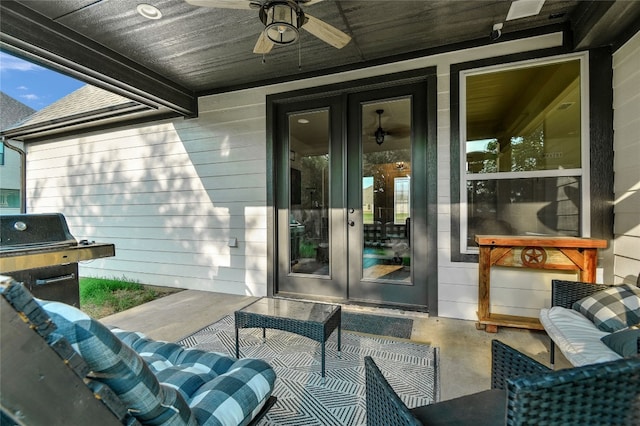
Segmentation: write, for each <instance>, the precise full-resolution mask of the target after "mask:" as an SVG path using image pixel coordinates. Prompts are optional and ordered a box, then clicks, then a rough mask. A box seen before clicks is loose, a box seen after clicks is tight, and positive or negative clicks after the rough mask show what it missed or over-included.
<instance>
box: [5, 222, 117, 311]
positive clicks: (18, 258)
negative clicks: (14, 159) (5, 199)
mask: <svg viewBox="0 0 640 426" xmlns="http://www.w3.org/2000/svg"><path fill="white" fill-rule="evenodd" d="M110 256H115V246H114V245H113V244H104V243H96V242H93V241H87V240H82V241H80V242H78V241H77V240H76V239H75V238H74V237H73V235H71V233H70V232H69V227H68V226H67V220H66V219H65V217H64V216H63V215H62V214H60V213H51V214H18V215H1V216H0V274H2V275H9V276H11V277H13V279H15V280H16V281H22V282H23V283H24V285H25V286H26V287H27V288H28V289H29V290H30V291H31V293H33V295H34V296H35V297H38V298H41V299H46V300H55V301H58V302H64V303H67V304H69V305H73V306H76V307H79V306H80V289H79V279H78V262H80V261H83V260H91V259H98V258H103V257H110Z"/></svg>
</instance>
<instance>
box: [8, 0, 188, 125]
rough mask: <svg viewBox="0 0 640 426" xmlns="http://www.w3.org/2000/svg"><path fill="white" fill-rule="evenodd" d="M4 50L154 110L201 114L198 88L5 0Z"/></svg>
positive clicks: (185, 114)
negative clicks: (196, 91) (194, 88)
mask: <svg viewBox="0 0 640 426" xmlns="http://www.w3.org/2000/svg"><path fill="white" fill-rule="evenodd" d="M0 15H1V16H2V27H1V29H0V48H2V49H3V50H7V51H10V52H12V53H16V54H18V55H20V56H24V57H26V58H27V59H31V60H36V61H38V62H40V63H42V64H44V65H46V66H49V67H51V68H54V69H57V70H60V71H62V72H64V73H65V74H68V75H70V76H72V77H74V78H77V79H79V80H82V81H85V82H87V83H90V84H93V85H94V86H97V87H100V88H103V89H105V90H109V91H111V92H114V93H117V94H119V95H122V96H124V97H127V98H129V99H132V100H135V101H137V102H140V103H141V104H144V105H147V106H150V107H153V108H168V109H170V110H172V111H175V112H177V113H179V114H181V115H183V116H187V117H195V116H197V115H198V100H197V97H196V96H195V94H194V93H193V91H191V90H188V89H186V88H184V87H182V86H180V85H178V84H176V83H175V82H173V81H171V80H169V79H167V78H165V77H163V76H161V75H159V74H157V73H155V72H153V71H151V70H149V69H147V68H145V67H143V66H141V65H140V64H138V63H136V62H134V61H132V60H130V59H128V58H126V57H124V56H122V55H120V54H118V53H116V52H113V51H111V50H109V49H107V48H106V47H104V46H102V45H100V44H99V43H96V42H94V41H93V40H90V39H88V38H86V37H84V36H82V35H80V34H78V33H76V32H74V31H71V30H69V29H68V28H66V27H65V26H63V25H60V24H58V23H57V22H54V21H52V20H50V19H48V18H47V17H45V16H43V15H40V14H39V13H36V12H34V11H33V10H31V9H29V8H27V7H25V6H23V5H21V4H18V3H14V2H8V1H3V2H0Z"/></svg>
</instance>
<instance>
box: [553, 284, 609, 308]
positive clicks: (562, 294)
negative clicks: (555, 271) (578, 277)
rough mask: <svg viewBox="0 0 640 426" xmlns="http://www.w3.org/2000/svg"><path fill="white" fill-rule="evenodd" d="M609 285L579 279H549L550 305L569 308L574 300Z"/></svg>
mask: <svg viewBox="0 0 640 426" xmlns="http://www.w3.org/2000/svg"><path fill="white" fill-rule="evenodd" d="M609 287H611V285H609V284H591V283H585V282H580V281H563V280H552V281H551V306H562V307H563V308H568V309H571V307H572V306H573V304H574V302H577V301H578V300H580V299H582V298H583V297H587V296H590V295H592V294H593V293H596V292H598V291H600V290H604V289H606V288H609Z"/></svg>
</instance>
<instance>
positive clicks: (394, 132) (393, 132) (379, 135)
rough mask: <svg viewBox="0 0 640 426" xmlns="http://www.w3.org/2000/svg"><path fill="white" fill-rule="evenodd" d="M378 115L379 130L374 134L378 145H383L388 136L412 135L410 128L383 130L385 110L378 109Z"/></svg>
mask: <svg viewBox="0 0 640 426" xmlns="http://www.w3.org/2000/svg"><path fill="white" fill-rule="evenodd" d="M376 114H378V128H377V129H376V131H375V132H374V133H373V137H374V138H375V140H376V143H377V144H378V145H382V144H383V143H384V138H385V137H386V136H397V137H406V136H408V135H409V134H410V130H409V129H408V128H394V129H386V130H385V129H383V128H382V114H384V110H383V109H377V110H376Z"/></svg>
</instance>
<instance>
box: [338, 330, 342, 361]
mask: <svg viewBox="0 0 640 426" xmlns="http://www.w3.org/2000/svg"><path fill="white" fill-rule="evenodd" d="M341 328H342V327H341V326H340V325H338V358H342V346H341V340H342V332H341Z"/></svg>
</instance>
